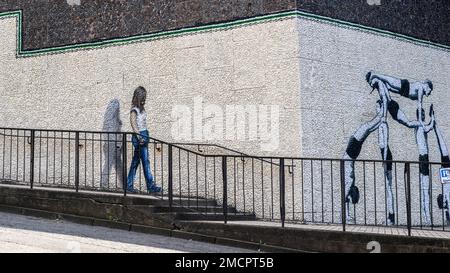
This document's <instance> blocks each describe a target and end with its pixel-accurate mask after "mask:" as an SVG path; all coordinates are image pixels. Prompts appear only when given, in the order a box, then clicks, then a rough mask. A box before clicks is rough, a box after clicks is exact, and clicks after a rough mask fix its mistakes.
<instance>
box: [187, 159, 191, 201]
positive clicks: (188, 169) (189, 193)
mask: <svg viewBox="0 0 450 273" xmlns="http://www.w3.org/2000/svg"><path fill="white" fill-rule="evenodd" d="M186 155H187V178H188V181H187V182H188V183H187V184H188V196H187V197H188V200H187V203H188V207H190V206H191V182H190V180H191V178H190V176H191V174H190V168H189V151H186Z"/></svg>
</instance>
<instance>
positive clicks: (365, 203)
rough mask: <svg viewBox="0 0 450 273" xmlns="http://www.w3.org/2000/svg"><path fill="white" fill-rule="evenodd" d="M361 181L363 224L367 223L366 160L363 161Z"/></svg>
mask: <svg viewBox="0 0 450 273" xmlns="http://www.w3.org/2000/svg"><path fill="white" fill-rule="evenodd" d="M363 183H364V225H365V226H366V225H367V192H366V161H363Z"/></svg>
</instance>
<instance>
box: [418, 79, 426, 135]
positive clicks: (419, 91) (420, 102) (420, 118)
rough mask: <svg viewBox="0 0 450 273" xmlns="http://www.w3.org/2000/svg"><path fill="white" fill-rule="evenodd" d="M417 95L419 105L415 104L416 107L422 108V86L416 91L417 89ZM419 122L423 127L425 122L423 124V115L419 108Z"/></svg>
mask: <svg viewBox="0 0 450 273" xmlns="http://www.w3.org/2000/svg"><path fill="white" fill-rule="evenodd" d="M417 95H418V99H417V101H418V103H419V105H418V106H417V109H423V95H424V94H423V89H422V88H420V89H419V90H418V91H417ZM419 122H420V124H421V125H422V126H423V127H425V124H423V116H422V111H421V110H420V111H419Z"/></svg>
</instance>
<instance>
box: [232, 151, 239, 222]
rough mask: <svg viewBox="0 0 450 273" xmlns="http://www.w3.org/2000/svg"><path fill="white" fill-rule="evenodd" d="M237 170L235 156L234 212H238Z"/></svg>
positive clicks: (234, 158)
mask: <svg viewBox="0 0 450 273" xmlns="http://www.w3.org/2000/svg"><path fill="white" fill-rule="evenodd" d="M236 180H237V171H236V157H233V186H234V190H233V195H234V208H235V211H234V214H237V208H238V207H237V198H236V197H237V196H236V195H237V183H236Z"/></svg>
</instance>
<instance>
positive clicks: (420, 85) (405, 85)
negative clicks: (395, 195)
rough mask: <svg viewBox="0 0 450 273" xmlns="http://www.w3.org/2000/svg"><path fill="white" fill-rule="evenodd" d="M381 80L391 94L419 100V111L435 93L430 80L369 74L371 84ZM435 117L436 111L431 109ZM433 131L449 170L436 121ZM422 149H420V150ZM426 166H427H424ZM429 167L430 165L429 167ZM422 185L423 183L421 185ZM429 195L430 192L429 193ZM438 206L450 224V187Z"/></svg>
mask: <svg viewBox="0 0 450 273" xmlns="http://www.w3.org/2000/svg"><path fill="white" fill-rule="evenodd" d="M375 79H377V80H381V81H383V82H384V83H385V84H386V86H387V87H388V89H389V91H390V92H393V93H397V94H399V95H401V96H403V97H406V98H409V99H411V100H417V102H418V105H417V109H422V108H423V99H424V97H425V96H426V97H428V96H430V95H431V92H432V91H433V83H432V82H431V81H430V80H424V81H417V82H413V83H410V82H409V81H408V80H405V79H398V78H395V77H392V76H387V75H383V74H378V73H374V72H373V71H371V72H369V73H368V74H367V80H368V82H369V84H370V83H371V82H372V81H373V80H375ZM431 111H432V112H433V116H434V111H433V109H431ZM423 115H424V114H423V111H420V112H419V118H418V121H419V122H420V123H421V124H422V126H423V127H426V126H425V125H424V124H423V123H424V118H423ZM433 130H434V132H435V134H436V139H437V141H438V147H439V151H440V153H441V164H442V167H444V168H448V167H450V159H449V152H448V149H447V146H446V144H445V140H444V137H443V134H442V132H441V130H440V128H439V127H438V125H437V123H436V121H434V127H433ZM419 149H420V148H419ZM419 160H420V161H423V162H428V160H429V159H428V157H421V158H420V159H419ZM423 165H425V164H423ZM427 166H428V165H427ZM427 169H428V168H424V167H423V168H422V171H423V173H422V172H421V177H426V173H427ZM421 184H422V183H421ZM427 194H428V191H427ZM438 205H439V207H440V208H441V209H446V219H447V224H450V211H449V209H450V208H449V205H450V185H449V184H444V190H443V196H442V195H439V196H438Z"/></svg>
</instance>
